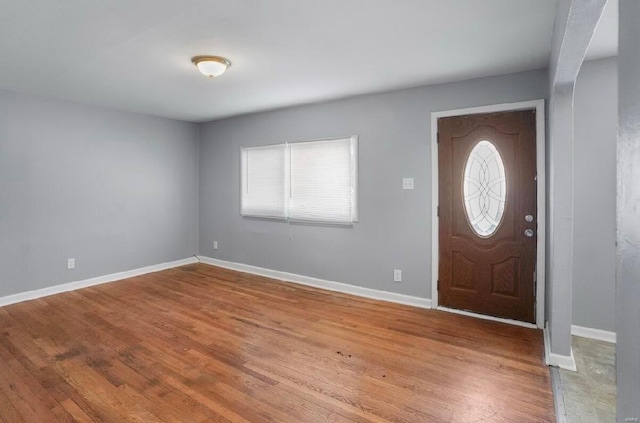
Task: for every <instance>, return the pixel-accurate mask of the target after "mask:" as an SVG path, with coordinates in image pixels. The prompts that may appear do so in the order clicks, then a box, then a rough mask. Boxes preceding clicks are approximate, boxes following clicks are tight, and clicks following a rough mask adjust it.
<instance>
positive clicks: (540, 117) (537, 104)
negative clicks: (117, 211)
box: [431, 100, 547, 329]
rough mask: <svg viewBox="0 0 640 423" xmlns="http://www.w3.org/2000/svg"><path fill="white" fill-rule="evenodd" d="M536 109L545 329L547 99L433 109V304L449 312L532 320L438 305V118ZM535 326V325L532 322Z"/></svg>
mask: <svg viewBox="0 0 640 423" xmlns="http://www.w3.org/2000/svg"><path fill="white" fill-rule="evenodd" d="M533 109H535V111H536V172H537V180H536V183H537V184H536V185H537V187H536V189H537V208H538V210H537V216H538V230H537V235H538V238H537V252H536V279H535V280H536V281H537V289H536V325H535V326H536V327H538V328H540V329H544V322H545V314H544V312H545V259H546V252H545V245H546V228H547V222H546V185H545V184H546V182H545V181H546V173H545V172H546V155H545V142H546V141H545V138H546V137H545V107H544V100H531V101H521V102H517V103H503V104H494V105H488V106H479V107H470V108H465V109H455V110H444V111H440V112H431V206H432V207H431V208H432V210H431V307H432V308H434V309H436V308H437V309H441V310H446V311H453V312H459V313H461V314H467V315H471V316H476V317H481V318H485V319H490V320H498V321H501V322H505V323H512V324H517V325H519V326H529V325H530V324H529V323H525V322H519V321H515V320H510V319H502V318H499V317H492V316H485V315H481V314H475V313H470V312H466V311H462V310H452V309H445V308H443V307H439V306H438V277H439V273H440V238H439V232H440V230H439V228H440V222H439V218H438V202H439V192H438V188H439V183H440V181H439V178H438V175H439V173H438V119H440V118H444V117H452V116H465V115H475V114H480V113H494V112H515V111H519V110H533ZM530 326H533V325H530Z"/></svg>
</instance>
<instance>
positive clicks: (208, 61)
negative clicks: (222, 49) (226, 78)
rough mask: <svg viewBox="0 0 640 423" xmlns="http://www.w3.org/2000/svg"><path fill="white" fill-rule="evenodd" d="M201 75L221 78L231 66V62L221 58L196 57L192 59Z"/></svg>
mask: <svg viewBox="0 0 640 423" xmlns="http://www.w3.org/2000/svg"><path fill="white" fill-rule="evenodd" d="M191 62H193V64H194V65H196V66H197V67H198V70H199V71H200V73H202V74H203V75H204V76H208V77H209V78H215V77H216V76H220V75H222V74H223V73H224V71H226V70H227V68H228V67H229V66H231V62H230V61H228V60H227V59H225V58H224V57H220V56H196V57H194V58H192V59H191Z"/></svg>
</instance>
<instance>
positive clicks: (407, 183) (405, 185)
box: [402, 178, 413, 189]
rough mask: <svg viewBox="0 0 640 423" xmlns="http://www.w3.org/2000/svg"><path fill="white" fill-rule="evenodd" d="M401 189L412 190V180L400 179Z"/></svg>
mask: <svg viewBox="0 0 640 423" xmlns="http://www.w3.org/2000/svg"><path fill="white" fill-rule="evenodd" d="M402 189H413V178H402Z"/></svg>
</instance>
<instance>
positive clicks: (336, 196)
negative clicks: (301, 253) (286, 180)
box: [289, 138, 355, 223]
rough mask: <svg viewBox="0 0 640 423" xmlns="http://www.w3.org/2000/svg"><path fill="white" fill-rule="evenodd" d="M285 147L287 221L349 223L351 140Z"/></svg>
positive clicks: (352, 169) (351, 213) (351, 211)
mask: <svg viewBox="0 0 640 423" xmlns="http://www.w3.org/2000/svg"><path fill="white" fill-rule="evenodd" d="M289 148H290V149H291V150H290V154H291V192H290V195H289V219H294V220H311V221H317V222H337V223H351V222H353V221H354V220H355V208H354V206H355V166H354V164H355V161H354V157H355V154H352V151H351V149H352V143H351V139H350V138H347V139H342V140H331V141H313V142H301V143H295V144H290V145H289Z"/></svg>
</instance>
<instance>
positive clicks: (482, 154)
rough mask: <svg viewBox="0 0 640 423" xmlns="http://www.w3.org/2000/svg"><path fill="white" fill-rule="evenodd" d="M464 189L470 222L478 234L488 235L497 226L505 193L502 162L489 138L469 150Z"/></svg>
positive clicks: (502, 213) (505, 184) (505, 180)
mask: <svg viewBox="0 0 640 423" xmlns="http://www.w3.org/2000/svg"><path fill="white" fill-rule="evenodd" d="M463 188H464V208H465V210H466V212H467V219H468V221H469V224H470V225H471V227H472V228H473V230H474V231H475V233H477V234H478V235H479V236H481V237H485V238H486V237H490V236H491V235H493V233H494V232H495V231H496V230H498V227H499V226H500V222H501V221H502V217H503V216H504V205H505V202H506V195H507V178H506V174H505V171H504V163H503V162H502V157H500V153H499V152H498V149H497V148H496V147H495V145H493V144H492V143H491V142H490V141H486V140H483V141H480V142H479V143H477V144H476V146H475V147H473V149H472V150H471V153H469V157H468V158H467V164H466V166H465V167H464V187H463Z"/></svg>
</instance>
